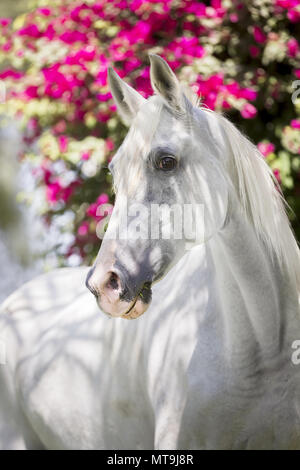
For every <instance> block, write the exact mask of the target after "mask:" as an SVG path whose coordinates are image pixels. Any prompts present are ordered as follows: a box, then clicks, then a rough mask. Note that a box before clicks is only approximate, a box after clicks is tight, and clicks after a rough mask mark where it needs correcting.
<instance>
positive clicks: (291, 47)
mask: <svg viewBox="0 0 300 470" xmlns="http://www.w3.org/2000/svg"><path fill="white" fill-rule="evenodd" d="M286 45H287V48H288V55H289V56H290V57H296V55H297V54H298V52H299V44H298V41H297V40H296V39H295V38H291V39H289V40H288V42H287V43H286Z"/></svg>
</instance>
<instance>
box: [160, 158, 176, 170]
mask: <svg viewBox="0 0 300 470" xmlns="http://www.w3.org/2000/svg"><path fill="white" fill-rule="evenodd" d="M176 166H177V160H176V159H175V158H173V157H163V158H161V159H160V161H159V164H158V168H159V169H160V170H163V171H171V170H174V168H176Z"/></svg>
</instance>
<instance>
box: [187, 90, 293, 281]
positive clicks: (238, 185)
mask: <svg viewBox="0 0 300 470" xmlns="http://www.w3.org/2000/svg"><path fill="white" fill-rule="evenodd" d="M190 97H191V94H189V96H188V98H189V100H190V99H191V98H190ZM191 103H192V106H193V108H194V106H195V104H194V103H196V104H197V109H198V111H201V112H203V111H204V112H205V113H210V114H212V115H213V116H214V117H215V118H216V119H218V120H219V124H220V127H221V129H222V132H223V134H224V137H225V139H226V141H227V145H228V146H229V148H230V150H231V152H230V156H229V177H230V179H231V182H232V185H233V187H234V188H235V191H236V194H237V196H238V199H239V201H240V204H241V208H242V211H243V212H244V214H245V216H246V217H247V218H248V220H249V221H250V222H251V224H252V226H253V227H254V230H255V233H256V235H257V237H258V238H259V239H260V240H261V241H262V242H263V243H264V245H265V246H266V248H267V250H268V251H269V253H270V256H271V258H272V259H274V258H276V259H277V260H278V262H279V265H280V266H281V267H285V270H286V272H287V274H288V276H289V277H290V278H291V279H294V280H295V282H296V285H297V288H298V290H300V251H299V247H298V244H297V241H296V239H295V236H294V233H293V231H292V228H291V225H290V222H289V219H288V216H287V212H286V208H287V207H288V204H287V203H286V201H285V199H284V196H283V194H282V191H281V188H280V186H279V183H278V181H277V180H276V177H275V176H274V174H273V171H272V170H271V168H270V167H269V165H268V164H267V163H266V161H265V159H264V157H263V155H262V154H261V152H260V151H259V150H258V148H257V147H256V145H254V144H253V143H252V142H251V141H250V140H249V139H248V138H247V137H246V136H245V135H243V133H242V132H240V131H239V130H238V129H237V128H236V127H235V126H234V125H233V124H232V123H231V122H230V121H229V120H228V119H227V118H225V117H224V116H223V115H222V114H219V113H216V112H215V111H211V110H210V109H207V108H205V107H202V106H201V104H199V102H197V100H196V99H195V97H194V98H192V101H191ZM194 109H195V108H194Z"/></svg>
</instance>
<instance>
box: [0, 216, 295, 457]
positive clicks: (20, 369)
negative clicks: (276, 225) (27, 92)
mask: <svg viewBox="0 0 300 470" xmlns="http://www.w3.org/2000/svg"><path fill="white" fill-rule="evenodd" d="M234 230H235V233H236V234H237V231H238V230H239V227H238V225H237V226H236V227H234ZM225 238H226V237H225ZM226 243H227V241H226V240H225V241H224V244H226ZM221 245H222V242H221V241H220V244H219V246H220V247H221ZM238 245H239V244H238V243H237V244H236V246H231V245H230V244H229V246H228V250H229V249H230V250H233V251H235V252H236V253H235V254H236V263H233V262H231V263H230V265H231V267H230V266H229V264H228V262H227V261H226V258H225V257H223V255H222V254H221V252H222V250H221V249H220V250H221V251H220V255H219V254H218V255H217V258H218V259H219V264H218V269H217V271H218V273H217V272H216V267H215V266H214V264H213V263H212V259H211V254H210V247H209V246H206V247H204V246H203V247H196V248H194V249H193V250H191V251H190V252H189V253H188V254H187V255H186V256H185V257H184V258H182V260H181V261H180V262H179V263H178V264H177V265H176V266H175V267H174V268H173V269H172V270H171V271H170V273H169V274H168V275H167V276H166V277H165V278H164V279H163V280H162V281H161V282H160V283H158V284H157V285H155V286H154V287H153V302H152V304H151V306H150V308H149V310H148V311H147V313H146V314H145V315H144V316H142V317H140V318H139V319H137V320H134V321H125V320H123V319H109V318H107V317H106V316H104V315H103V314H101V313H100V312H99V310H98V307H97V306H96V304H95V301H94V300H93V298H92V296H91V295H90V294H89V293H88V292H87V290H86V288H85V286H84V279H85V276H86V273H87V270H86V269H84V268H78V269H72V268H69V269H62V270H58V271H53V272H51V273H49V274H47V275H44V276H41V277H39V278H37V279H36V280H34V281H32V282H30V283H28V284H27V285H25V286H23V287H22V288H21V289H20V290H18V291H17V292H16V293H15V294H13V295H12V296H11V297H10V298H9V299H8V300H7V301H6V303H5V304H4V305H3V310H2V316H1V320H0V321H1V326H0V331H1V341H2V344H4V345H5V346H6V348H7V349H6V364H5V365H2V366H0V374H1V376H0V377H1V379H0V380H1V381H0V397H1V400H0V444H1V447H2V448H40V447H46V448H48V449H54V448H59V449H71V448H81V449H87V448H97V449H134V448H136V449H144V448H150V449H153V448H157V449H167V448H171V449H174V448H276V449H279V448H300V425H299V406H300V404H299V397H300V393H299V391H300V366H296V365H294V364H293V363H292V361H291V356H292V352H293V350H292V348H291V345H292V342H293V341H294V340H295V339H300V321H299V316H298V312H297V307H296V305H297V304H296V301H297V299H296V297H295V294H293V292H291V291H289V288H288V286H285V285H284V279H280V276H279V279H278V282H280V283H282V285H281V287H280V288H282V289H283V290H285V294H286V295H285V296H284V297H283V299H284V300H282V303H281V305H278V304H277V299H278V297H281V295H280V294H279V291H277V294H276V292H275V290H274V292H272V289H273V288H274V289H275V287H276V289H277V288H278V285H277V286H275V283H274V284H273V285H271V286H270V285H269V282H268V281H267V280H266V281H264V276H266V275H267V273H266V271H267V270H268V269H267V267H265V265H264V260H263V259H262V260H261V261H259V260H257V258H256V259H255V262H254V258H253V253H251V249H250V250H248V251H247V252H245V251H243V250H242V253H243V255H241V254H240V253H241V247H240V246H238ZM256 248H257V247H256ZM226 251H227V250H226ZM232 254H233V255H234V253H232ZM239 258H240V259H239ZM243 258H244V259H243ZM217 263H218V262H217ZM254 263H255V266H254ZM253 269H254V272H253ZM241 271H244V272H243V278H242V277H241ZM247 272H248V273H249V275H250V273H251V277H247ZM253 274H254V275H253ZM237 279H239V280H240V281H238V280H237ZM245 279H246V281H247V282H249V281H250V283H251V284H252V286H251V288H250V289H249V291H248V298H247V300H248V306H247V309H245V308H244V306H243V305H242V303H243V302H244V300H243V299H242V296H241V292H242V291H243V282H244V280H245ZM175 285H176V289H174V286H175ZM252 289H253V290H252ZM251 290H252V291H251ZM221 305H222V308H221ZM241 312H242V313H241ZM255 312H256V313H255ZM251 313H252V316H251V315H250V314H251ZM2 359H3V358H2ZM3 362H4V361H3ZM37 436H38V437H37Z"/></svg>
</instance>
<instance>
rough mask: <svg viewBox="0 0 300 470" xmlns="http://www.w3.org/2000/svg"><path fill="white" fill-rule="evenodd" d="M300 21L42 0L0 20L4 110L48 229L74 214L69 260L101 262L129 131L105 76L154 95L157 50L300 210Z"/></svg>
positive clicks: (284, 11)
mask: <svg viewBox="0 0 300 470" xmlns="http://www.w3.org/2000/svg"><path fill="white" fill-rule="evenodd" d="M299 23H300V0H249V1H243V2H242V1H239V0H226V1H221V0H211V1H206V2H198V1H193V0H182V1H179V0H160V1H154V0H102V1H100V0H86V1H85V2H83V1H74V0H64V1H63V0H51V1H50V0H43V1H40V2H39V1H37V3H36V7H35V9H34V10H33V11H31V12H29V13H27V14H25V15H22V16H20V17H18V18H17V19H16V20H15V21H13V22H11V20H10V19H7V18H2V19H0V28H1V37H0V56H1V57H0V58H1V62H3V63H4V64H5V67H3V68H2V71H1V72H0V79H1V80H4V81H5V83H6V88H7V102H6V104H5V105H2V107H3V106H4V107H5V112H6V113H9V114H10V115H12V116H18V117H20V119H21V120H22V123H23V126H24V139H25V143H26V146H27V147H26V151H25V153H24V155H23V157H22V158H24V159H31V161H32V162H33V164H34V167H35V175H36V181H37V185H42V186H43V187H44V188H45V207H44V212H43V216H44V218H45V221H46V223H48V224H52V223H53V221H54V220H55V219H56V218H57V217H59V216H60V215H61V214H64V213H66V212H68V213H70V214H71V216H72V217H71V220H72V223H71V225H70V226H69V227H68V230H70V231H71V232H72V233H73V238H72V243H71V244H70V246H69V247H68V249H67V250H65V251H64V252H63V253H62V252H61V250H59V249H58V253H59V256H61V257H62V260H67V259H68V257H69V256H70V255H72V254H74V253H76V254H77V255H79V257H80V260H81V261H83V262H86V263H89V262H91V260H92V259H93V257H94V256H95V254H96V252H97V250H98V248H99V243H100V242H99V240H98V239H97V237H96V235H95V227H96V223H97V222H98V220H99V217H98V216H97V214H96V212H97V207H98V206H99V205H101V204H104V203H106V202H108V201H109V200H112V198H113V196H112V193H111V189H110V187H111V181H110V176H109V175H108V173H107V171H106V166H107V162H108V161H109V160H110V159H111V158H112V155H113V152H114V150H115V149H116V148H117V147H118V146H119V145H120V143H121V141H122V139H123V138H124V135H125V133H126V129H125V128H124V126H123V125H122V123H121V122H120V120H119V118H118V116H117V114H116V113H115V106H114V104H113V101H112V97H111V94H110V92H109V89H108V86H107V67H108V65H109V64H113V65H114V68H115V69H116V70H117V72H118V73H119V75H120V76H121V77H126V80H128V81H130V84H131V85H132V86H134V87H135V88H136V89H137V90H138V91H139V92H140V93H141V94H142V95H143V96H144V97H148V96H149V94H151V93H152V91H151V87H150V80H149V60H148V52H155V53H158V54H159V55H161V56H162V57H164V58H165V59H166V60H167V61H168V63H169V64H170V66H171V67H172V69H173V70H174V71H175V72H176V74H177V76H178V77H179V78H180V79H181V80H182V81H185V82H187V83H189V85H190V86H191V87H192V88H193V89H194V91H195V92H196V93H197V94H198V95H199V96H200V97H201V98H202V103H203V105H205V106H208V107H209V108H211V109H215V110H217V111H222V112H225V113H226V114H227V115H228V116H229V117H230V119H231V120H233V121H234V122H235V123H236V124H237V125H238V126H239V128H240V129H242V130H244V132H245V133H246V134H247V135H249V136H250V138H251V139H252V140H253V141H254V142H255V143H257V144H258V147H259V149H260V151H261V152H262V154H263V155H264V157H265V158H266V159H267V162H268V163H269V164H270V165H271V167H272V169H273V171H274V174H275V175H276V177H277V179H278V181H279V182H280V183H281V185H282V188H283V190H284V192H285V195H286V197H287V200H288V202H289V204H290V205H291V207H292V209H293V210H294V212H297V209H298V208H299V198H297V197H298V195H299V187H300V185H299V171H300V164H299V154H300V117H299V114H300V100H299V99H298V97H297V83H296V82H295V81H296V80H297V79H299V83H298V86H299V89H300V45H299V43H298V40H297V31H298V32H299ZM293 82H294V84H293ZM295 83H296V85H295ZM293 87H294V88H293ZM293 93H294V95H293V97H294V99H293V100H292V94H293ZM299 95H300V93H299ZM293 217H294V216H293V214H291V218H292V220H293ZM65 229H66V228H65V227H62V228H61V230H65ZM63 262H65V261H63Z"/></svg>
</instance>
